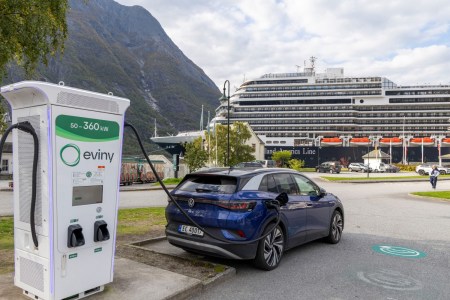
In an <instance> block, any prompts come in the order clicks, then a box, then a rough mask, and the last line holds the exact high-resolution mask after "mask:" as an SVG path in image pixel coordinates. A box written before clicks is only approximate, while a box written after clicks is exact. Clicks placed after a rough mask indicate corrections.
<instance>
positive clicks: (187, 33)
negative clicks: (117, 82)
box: [118, 0, 450, 88]
mask: <svg viewBox="0 0 450 300" xmlns="http://www.w3.org/2000/svg"><path fill="white" fill-rule="evenodd" d="M118 2H119V3H121V4H123V5H141V6H143V7H145V8H146V9H147V10H148V11H149V12H150V13H151V14H152V15H153V16H154V17H155V18H156V19H157V20H158V21H159V22H160V23H161V25H162V27H163V28H164V30H165V31H166V32H167V34H168V35H169V37H170V38H171V39H172V40H173V41H174V42H175V43H176V44H177V46H178V47H179V48H180V49H181V50H182V51H183V52H184V53H185V55H186V56H188V57H189V58H190V59H191V60H192V61H194V63H196V64H197V65H198V66H199V67H201V68H202V69H203V70H204V71H205V72H206V74H207V75H208V76H209V77H210V78H211V79H212V80H213V81H214V82H215V83H216V84H217V85H218V87H219V88H222V86H223V82H224V81H225V80H226V79H229V80H230V82H231V84H232V85H233V86H236V87H237V86H239V85H240V84H241V83H242V81H243V79H244V77H245V79H251V78H254V77H260V76H261V75H263V74H265V73H276V72H296V71H297V69H298V67H297V66H301V67H303V65H304V64H305V60H306V61H307V60H308V59H309V57H311V56H315V57H317V58H318V60H317V62H316V69H317V71H323V70H324V69H325V68H329V67H344V68H345V74H347V75H354V76H386V77H388V78H389V79H391V80H392V81H394V82H396V83H398V84H402V85H413V84H416V83H419V84H420V83H433V84H439V83H446V84H448V83H450V76H449V75H448V74H449V72H448V70H449V67H450V66H449V63H448V61H450V60H449V56H450V48H449V47H450V45H449V40H450V39H449V38H450V33H449V19H448V16H449V15H450V6H449V5H447V4H446V2H445V1H443V0H435V1H428V0H426V1H425V0H416V1H414V2H411V1H407V0H391V1H387V0H386V1H372V0H340V1H328V0H302V1H298V0H265V1H259V2H255V1H253V0H229V1H219V0H196V1H190V0H171V1H167V0H118Z"/></svg>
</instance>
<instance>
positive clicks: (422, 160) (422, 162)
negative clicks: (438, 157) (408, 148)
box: [422, 138, 423, 164]
mask: <svg viewBox="0 0 450 300" xmlns="http://www.w3.org/2000/svg"><path fill="white" fill-rule="evenodd" d="M422 164H423V138H422Z"/></svg>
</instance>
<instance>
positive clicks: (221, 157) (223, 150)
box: [205, 122, 255, 166]
mask: <svg viewBox="0 0 450 300" xmlns="http://www.w3.org/2000/svg"><path fill="white" fill-rule="evenodd" d="M227 129H228V128H227V126H225V125H221V124H216V128H215V131H214V132H210V133H208V132H206V134H205V136H206V141H207V142H208V143H209V144H210V145H209V149H208V153H209V154H210V157H211V161H215V158H216V150H217V161H218V163H219V164H221V165H223V166H225V165H227V163H226V160H227V151H228V130H227ZM251 136H252V134H251V131H250V129H249V127H248V125H246V124H244V123H242V122H235V123H234V124H233V126H230V162H229V164H228V165H230V166H233V165H235V164H238V163H240V162H243V161H253V160H255V156H254V155H253V153H254V152H255V150H254V149H253V147H252V146H250V145H246V142H247V141H248V140H249V139H250V138H251ZM216 140H217V146H216Z"/></svg>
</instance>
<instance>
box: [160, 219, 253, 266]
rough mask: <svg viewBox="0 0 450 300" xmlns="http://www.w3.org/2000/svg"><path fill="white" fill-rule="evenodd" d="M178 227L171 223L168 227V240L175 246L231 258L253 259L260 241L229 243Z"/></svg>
mask: <svg viewBox="0 0 450 300" xmlns="http://www.w3.org/2000/svg"><path fill="white" fill-rule="evenodd" d="M176 228H178V225H176V224H172V225H171V224H169V225H168V226H167V228H166V236H167V241H168V242H169V243H170V244H172V245H174V246H177V247H180V248H185V249H187V250H191V251H194V252H199V253H202V254H205V255H210V256H216V257H222V258H229V259H238V260H243V259H253V258H255V256H256V250H257V247H258V242H253V243H249V244H243V243H239V244H238V243H233V241H230V242H228V243H227V242H223V241H219V240H216V239H214V238H212V237H210V236H208V235H207V234H206V233H205V234H204V236H203V237H197V236H192V235H188V234H183V233H179V232H178V231H177V229H176ZM207 230H208V229H207ZM221 239H223V240H226V239H225V238H224V237H221Z"/></svg>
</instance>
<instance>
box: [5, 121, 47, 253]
mask: <svg viewBox="0 0 450 300" xmlns="http://www.w3.org/2000/svg"><path fill="white" fill-rule="evenodd" d="M15 128H16V129H19V130H22V131H24V132H27V133H29V134H31V135H32V136H33V142H34V156H33V171H32V183H31V207H30V227H31V237H32V238H33V243H34V246H35V247H36V248H38V246H39V243H38V239H37V234H36V224H35V220H34V215H35V210H36V184H37V180H36V179H37V164H38V158H39V140H38V136H37V134H36V131H35V130H34V128H33V126H32V125H31V123H30V122H28V121H25V122H19V123H16V124H13V125H11V126H9V127H8V128H7V129H6V131H5V133H4V134H3V136H2V138H1V140H0V161H2V152H3V145H4V144H5V141H6V138H7V137H8V135H9V133H10V132H11V131H12V130H13V129H15Z"/></svg>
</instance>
